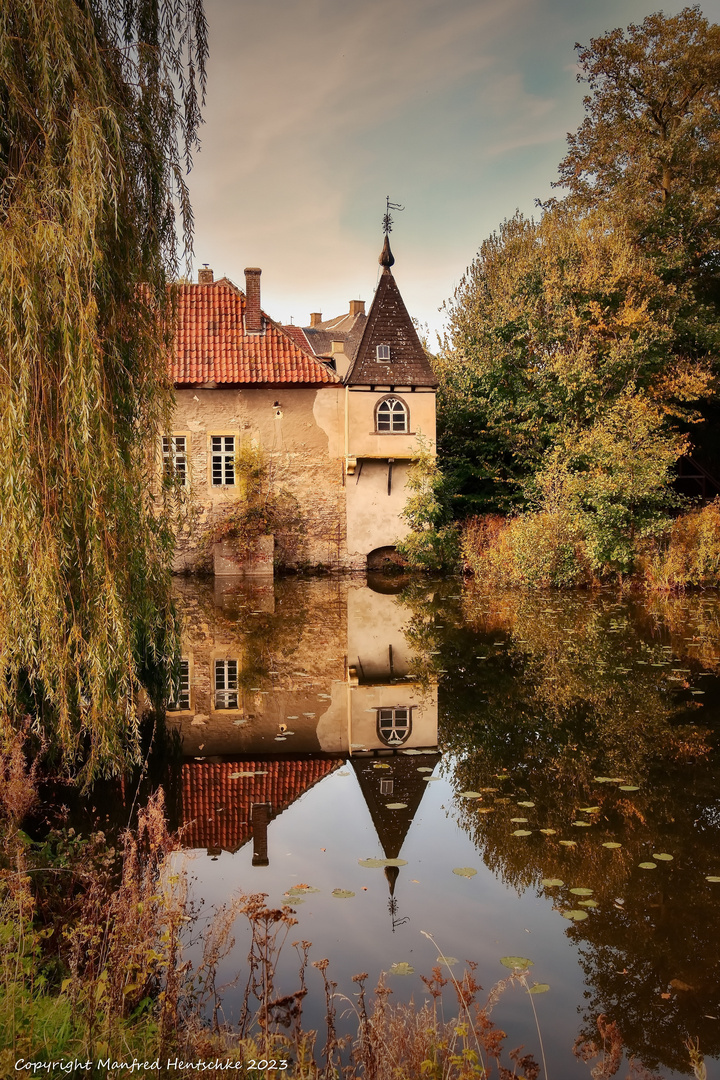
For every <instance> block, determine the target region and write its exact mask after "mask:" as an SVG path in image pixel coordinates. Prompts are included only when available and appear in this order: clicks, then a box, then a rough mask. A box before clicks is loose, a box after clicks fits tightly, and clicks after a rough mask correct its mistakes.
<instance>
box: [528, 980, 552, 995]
mask: <svg viewBox="0 0 720 1080" xmlns="http://www.w3.org/2000/svg"><path fill="white" fill-rule="evenodd" d="M549 989H550V983H533V984H532V986H531V987H530V988H529V989H528V994H547V992H548V990H549Z"/></svg>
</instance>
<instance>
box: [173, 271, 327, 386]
mask: <svg viewBox="0 0 720 1080" xmlns="http://www.w3.org/2000/svg"><path fill="white" fill-rule="evenodd" d="M176 288H177V293H176V296H177V331H176V334H175V351H174V356H173V363H172V376H173V381H174V382H175V383H176V384H178V385H182V386H187V385H188V384H197V383H206V382H215V383H256V384H257V383H265V384H270V385H274V384H277V383H298V384H315V385H317V384H331V383H339V382H340V380H339V379H338V378H337V376H336V375H335V374H334V373H333V372H332V371H330V370H329V369H328V368H326V367H325V365H324V364H322V363H321V362H320V361H319V360H318V359H317V358H316V357H315V356H314V355H313V353H312V351H311V350H310V348H309V346H307V345H305V346H301V345H300V344H299V343H298V341H297V340H295V335H293V336H292V337H291V336H290V335H289V334H288V333H287V332H286V331H285V330H283V328H282V327H281V326H279V325H278V324H277V323H274V322H273V321H272V320H271V319H268V318H267V316H266V315H264V313H263V321H264V327H265V329H264V332H263V333H262V334H246V333H245V327H244V319H243V316H244V314H245V295H244V294H243V293H242V292H241V291H240V289H238V288H237V286H235V285H233V283H232V282H231V281H228V279H227V278H221V279H220V280H219V281H216V282H214V283H213V284H212V285H178V286H177V287H176Z"/></svg>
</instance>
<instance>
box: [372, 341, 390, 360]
mask: <svg viewBox="0 0 720 1080" xmlns="http://www.w3.org/2000/svg"><path fill="white" fill-rule="evenodd" d="M375 359H376V360H382V361H383V362H384V363H387V362H388V360H389V359H390V346H389V345H376V346H375Z"/></svg>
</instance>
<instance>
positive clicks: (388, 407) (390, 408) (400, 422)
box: [375, 397, 410, 434]
mask: <svg viewBox="0 0 720 1080" xmlns="http://www.w3.org/2000/svg"><path fill="white" fill-rule="evenodd" d="M409 421H410V416H409V413H408V408H407V405H406V404H405V402H404V401H401V400H400V398H394V397H388V398H383V400H382V401H381V402H380V404H379V405H378V407H377V409H376V412H375V423H376V431H384V432H390V433H391V434H392V433H395V434H398V433H401V432H403V431H409V430H410V422H409Z"/></svg>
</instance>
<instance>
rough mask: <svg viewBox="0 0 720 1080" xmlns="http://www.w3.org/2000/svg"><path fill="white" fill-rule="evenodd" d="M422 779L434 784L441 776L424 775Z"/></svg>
mask: <svg viewBox="0 0 720 1080" xmlns="http://www.w3.org/2000/svg"><path fill="white" fill-rule="evenodd" d="M421 779H423V780H424V781H425V783H426V784H434V783H435V781H436V780H439V779H440V777H439V776H423V777H422V778H421Z"/></svg>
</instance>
